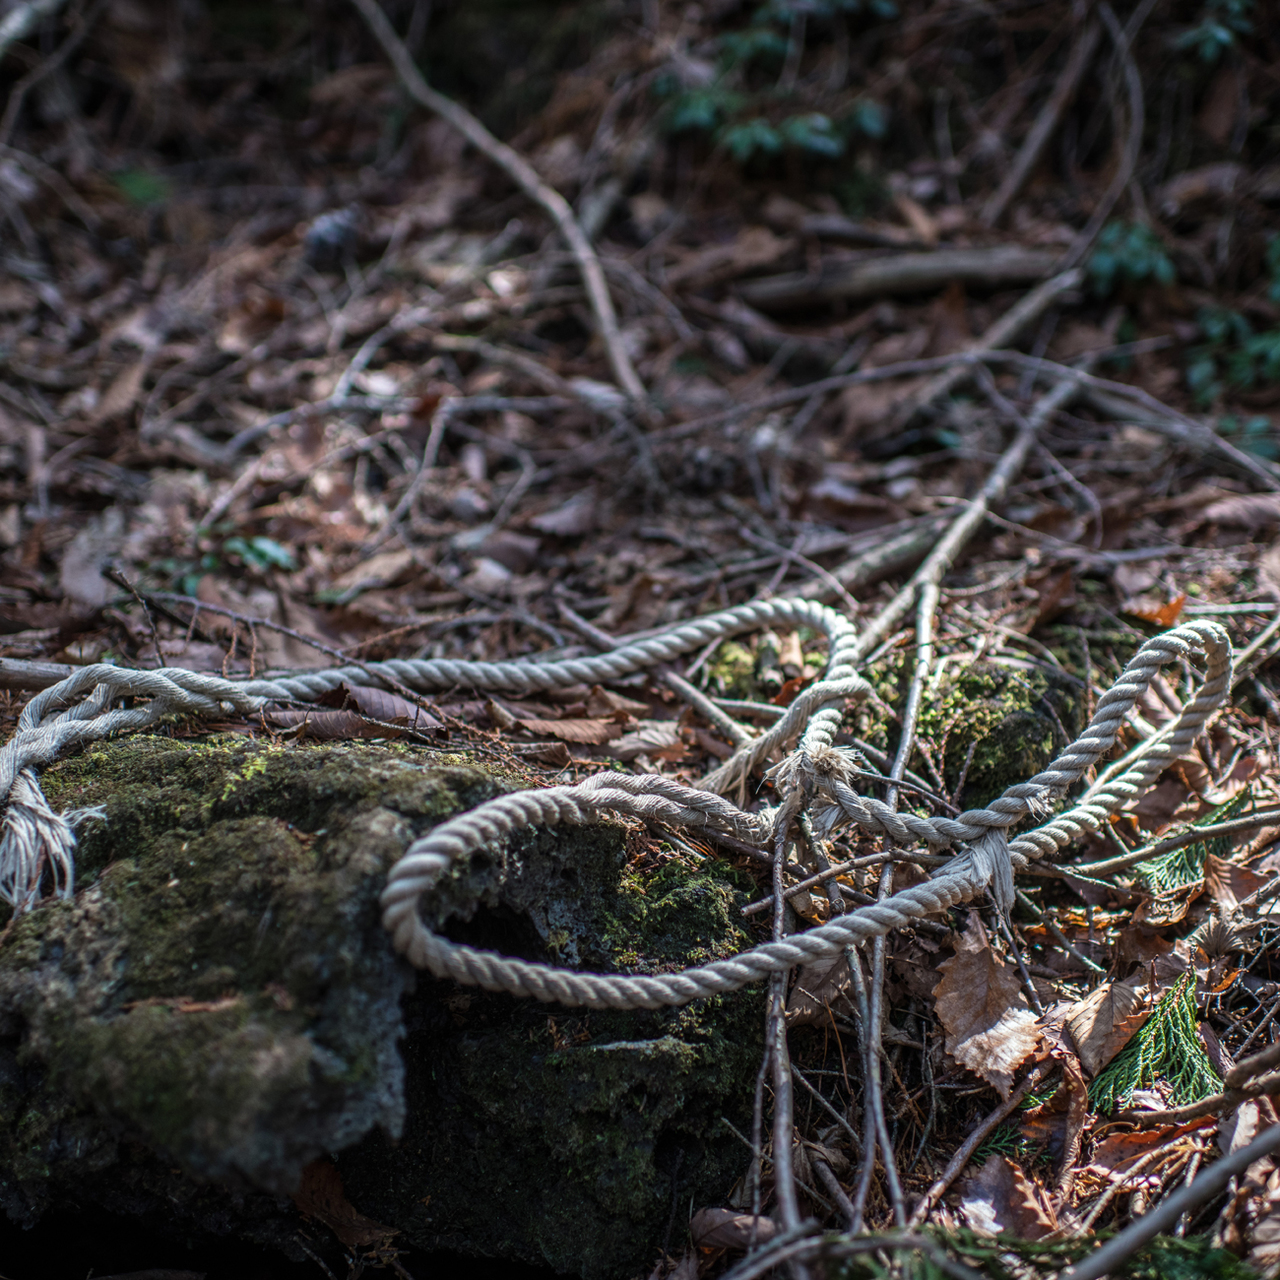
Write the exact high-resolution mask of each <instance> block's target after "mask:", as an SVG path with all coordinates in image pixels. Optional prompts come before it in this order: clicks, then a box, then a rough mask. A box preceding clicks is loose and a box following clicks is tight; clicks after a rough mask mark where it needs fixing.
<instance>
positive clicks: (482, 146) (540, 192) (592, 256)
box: [351, 0, 648, 407]
mask: <svg viewBox="0 0 1280 1280" xmlns="http://www.w3.org/2000/svg"><path fill="white" fill-rule="evenodd" d="M351 3H352V4H353V5H355V7H356V8H357V9H359V10H360V13H361V14H362V15H363V17H364V20H365V21H366V22H367V23H368V24H369V27H370V29H371V30H372V31H373V34H374V35H375V36H376V37H377V38H378V41H379V43H380V44H381V45H382V47H383V49H385V50H386V53H387V57H388V58H390V59H391V64H392V66H394V67H395V69H396V73H397V74H398V75H399V77H400V79H401V81H402V82H403V84H404V86H405V88H406V89H407V90H408V91H409V94H410V96H411V97H413V98H414V99H415V100H416V101H417V102H419V103H420V104H421V105H422V106H424V107H426V109H427V110H428V111H431V112H434V113H435V114H436V115H438V116H439V117H440V118H441V119H442V120H445V121H447V122H448V123H449V124H451V125H452V126H453V127H454V128H455V129H457V130H458V132H459V133H461V134H462V136H463V137H464V138H466V140H467V141H468V142H470V143H471V145H472V146H473V147H475V148H476V150H477V151H479V152H481V153H482V154H483V155H486V156H488V157H489V159H490V160H492V161H493V162H494V163H495V164H496V165H498V167H499V168H501V169H502V170H503V171H504V172H505V173H506V174H507V175H508V176H509V177H510V178H511V179H512V180H513V181H514V182H515V183H516V185H517V186H519V187H520V189H521V190H522V191H523V192H524V193H525V194H526V195H527V196H529V198H530V199H532V200H534V201H536V202H537V203H538V204H540V205H541V206H542V208H543V209H545V210H546V211H547V213H548V214H549V215H550V217H551V220H552V221H553V222H554V223H555V225H556V228H557V230H558V231H559V232H560V234H561V235H562V236H563V237H564V239H565V243H566V244H568V246H569V250H570V252H571V253H572V254H573V256H574V258H575V259H576V261H577V263H578V270H579V271H580V272H581V273H582V283H583V285H584V286H585V287H586V290H587V298H588V299H589V300H590V303H591V309H592V311H593V312H594V313H595V317H596V324H597V325H598V326H599V330H600V337H601V339H602V341H603V342H604V345H605V350H606V351H607V352H608V355H609V364H610V366H611V367H612V369H613V373H614V377H616V378H617V379H618V384H619V385H620V386H621V387H622V389H623V391H625V392H626V394H627V396H628V397H629V398H630V399H631V400H633V401H635V402H636V404H637V405H640V406H642V407H643V406H645V405H647V403H648V396H647V394H646V392H645V389H644V384H643V383H642V382H641V381H640V375H639V374H638V373H636V371H635V366H634V365H633V364H632V363H631V357H630V356H628V355H627V351H626V347H625V346H624V345H623V341H622V334H621V332H620V331H619V329H618V316H617V312H615V311H614V308H613V299H612V298H611V297H610V296H609V286H608V285H607V284H606V282H605V278H604V269H603V268H602V267H601V265H600V259H599V258H598V257H597V256H596V251H595V249H594V248H592V246H591V241H590V240H588V239H587V236H586V233H585V232H584V231H583V230H582V227H581V225H580V224H579V223H578V220H577V218H576V217H574V214H573V209H572V208H571V207H570V205H569V202H568V201H567V200H566V199H565V198H564V196H562V195H561V194H560V193H559V192H558V191H556V190H555V189H554V188H552V187H549V186H548V185H547V184H546V183H545V182H543V181H542V179H541V178H540V177H538V174H537V172H536V171H535V170H534V168H533V166H532V165H531V164H530V163H529V162H528V161H527V160H526V159H525V158H524V157H523V156H522V155H520V154H519V152H517V151H515V150H513V149H512V148H511V147H509V146H507V144H506V143H505V142H501V141H499V140H498V139H497V138H495V137H494V136H493V134H491V133H490V132H489V130H488V129H486V128H485V127H484V125H482V124H481V123H480V121H479V120H477V119H476V118H475V116H473V115H472V114H471V112H469V111H468V110H467V109H466V108H465V107H462V106H459V105H458V103H456V102H454V101H453V100H452V99H451V98H447V97H445V95H444V94H442V93H439V92H438V91H437V90H435V89H433V88H431V86H430V85H428V84H427V82H426V80H424V79H423V77H422V72H421V71H419V70H418V67H417V65H416V64H415V63H414V61H413V58H412V57H411V56H410V54H409V50H408V49H406V48H405V45H404V41H403V40H401V39H400V37H399V36H398V35H397V34H396V32H395V28H394V27H393V26H392V25H391V23H390V21H389V20H388V18H387V15H386V14H385V13H383V11H382V10H381V9H380V8H379V7H378V4H377V0H351Z"/></svg>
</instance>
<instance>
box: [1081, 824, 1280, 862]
mask: <svg viewBox="0 0 1280 1280" xmlns="http://www.w3.org/2000/svg"><path fill="white" fill-rule="evenodd" d="M1269 826H1280V809H1260V810H1259V811H1258V812H1257V813H1251V814H1248V815H1247V816H1246V817H1243V818H1232V819H1231V820H1230V821H1229V822H1214V823H1211V824H1210V825H1209V826H1206V827H1192V828H1191V829H1190V830H1189V831H1184V832H1183V833H1182V834H1181V835H1179V836H1170V837H1169V838H1168V839H1167V840H1159V841H1157V842H1156V843H1155V844H1148V845H1143V847H1142V848H1141V849H1135V850H1134V851H1133V852H1132V853H1127V854H1125V855H1124V856H1123V857H1119V858H1106V859H1104V860H1103V861H1102V862H1086V863H1084V864H1083V865H1081V866H1073V865H1071V864H1069V863H1067V864H1064V865H1063V867H1062V870H1063V871H1064V872H1066V873H1067V874H1069V875H1083V876H1101V875H1106V874H1107V873H1108V872H1110V871H1121V870H1123V869H1124V868H1125V867H1132V866H1135V865H1136V864H1137V863H1139V862H1146V861H1148V860H1149V859H1151V858H1158V857H1160V856H1161V855H1162V854H1166V853H1171V852H1172V851H1173V850H1174V849H1184V848H1186V846H1187V845H1189V844H1198V843H1199V842H1200V841H1201V840H1216V839H1218V838H1219V837H1221V836H1231V835H1242V834H1243V833H1244V832H1246V831H1256V830H1258V828H1259V827H1269Z"/></svg>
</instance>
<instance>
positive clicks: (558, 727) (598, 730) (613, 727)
mask: <svg viewBox="0 0 1280 1280" xmlns="http://www.w3.org/2000/svg"><path fill="white" fill-rule="evenodd" d="M520 727H521V728H522V729H528V730H529V732H530V733H537V734H541V735H543V736H544V737H545V736H550V737H552V738H560V739H561V740H562V741H564V742H583V743H593V744H595V745H597V746H599V745H600V744H601V743H605V742H608V741H609V740H610V739H611V738H616V737H618V736H619V735H620V734H621V733H622V726H621V725H619V724H618V722H617V721H616V720H567V719H566V720H521V721H520Z"/></svg>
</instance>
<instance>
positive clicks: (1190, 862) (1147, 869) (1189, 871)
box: [1134, 418, 1269, 893]
mask: <svg viewBox="0 0 1280 1280" xmlns="http://www.w3.org/2000/svg"><path fill="white" fill-rule="evenodd" d="M1263 421H1264V422H1265V421H1266V419H1265V418H1264V419H1263ZM1268 425H1269V424H1268ZM1252 794H1253V793H1252V790H1251V789H1250V788H1248V787H1246V788H1245V789H1244V790H1243V791H1241V792H1240V793H1239V794H1238V795H1234V796H1232V797H1231V799H1230V800H1228V801H1227V802H1226V804H1220V805H1218V807H1217V808H1216V809H1211V810H1210V811H1209V812H1208V813H1206V814H1205V815H1204V816H1203V817H1202V818H1197V819H1196V820H1195V822H1193V823H1192V824H1191V829H1192V830H1193V831H1194V830H1195V828H1196V827H1207V826H1211V825H1212V824H1213V823H1215V822H1229V821H1230V820H1231V819H1232V818H1236V817H1239V816H1240V814H1241V813H1242V812H1243V811H1244V809H1245V807H1246V806H1247V805H1248V803H1249V801H1250V799H1251V797H1252ZM1230 848H1231V839H1230V837H1228V836H1219V837H1218V838H1217V839H1215V840H1197V841H1196V842H1195V843H1194V844H1188V845H1184V846H1183V847H1182V848H1181V849H1170V850H1169V852H1168V853H1165V854H1162V855H1161V856H1160V857H1158V858H1152V859H1151V861H1150V862H1140V863H1138V865H1137V866H1136V867H1134V870H1135V871H1136V872H1137V873H1138V875H1139V877H1140V878H1141V880H1142V883H1143V884H1144V885H1145V886H1146V887H1147V888H1148V889H1150V890H1151V892H1152V893H1169V892H1170V891H1171V890H1173V889H1181V888H1183V887H1184V886H1185V885H1189V884H1196V883H1197V882H1198V881H1200V880H1202V879H1203V878H1204V861H1205V858H1207V857H1208V856H1209V854H1213V855H1214V857H1217V858H1220V857H1222V856H1224V855H1225V854H1226V853H1227V852H1228V851H1229V850H1230Z"/></svg>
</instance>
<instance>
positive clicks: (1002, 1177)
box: [960, 1156, 1058, 1240]
mask: <svg viewBox="0 0 1280 1280" xmlns="http://www.w3.org/2000/svg"><path fill="white" fill-rule="evenodd" d="M960 1212H961V1213H962V1214H963V1215H964V1218H965V1221H966V1222H967V1223H968V1224H969V1226H970V1227H971V1228H972V1229H973V1230H974V1231H977V1232H979V1233H981V1234H982V1235H987V1236H997V1235H1000V1234H1002V1233H1006V1232H1007V1233H1008V1234H1009V1235H1012V1236H1017V1237H1018V1238H1019V1239H1022V1240H1040V1239H1042V1238H1043V1237H1044V1236H1047V1235H1049V1234H1050V1233H1051V1232H1054V1231H1057V1229H1058V1216H1057V1214H1055V1213H1054V1211H1053V1205H1052V1204H1050V1203H1049V1197H1048V1195H1047V1194H1046V1192H1045V1189H1044V1188H1043V1187H1042V1186H1041V1185H1040V1184H1039V1183H1038V1182H1037V1181H1036V1180H1035V1179H1034V1178H1033V1177H1028V1176H1027V1174H1025V1173H1024V1172H1023V1171H1022V1170H1021V1169H1020V1168H1018V1166H1017V1165H1016V1164H1014V1163H1013V1161H1012V1160H1010V1159H1009V1158H1008V1157H1007V1156H992V1157H991V1158H990V1159H989V1160H988V1161H987V1162H986V1164H984V1165H983V1166H982V1168H981V1169H980V1170H979V1171H978V1173H977V1174H976V1175H975V1176H974V1177H972V1178H969V1179H967V1180H966V1181H965V1184H964V1186H963V1187H962V1189H961V1192H960Z"/></svg>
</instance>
